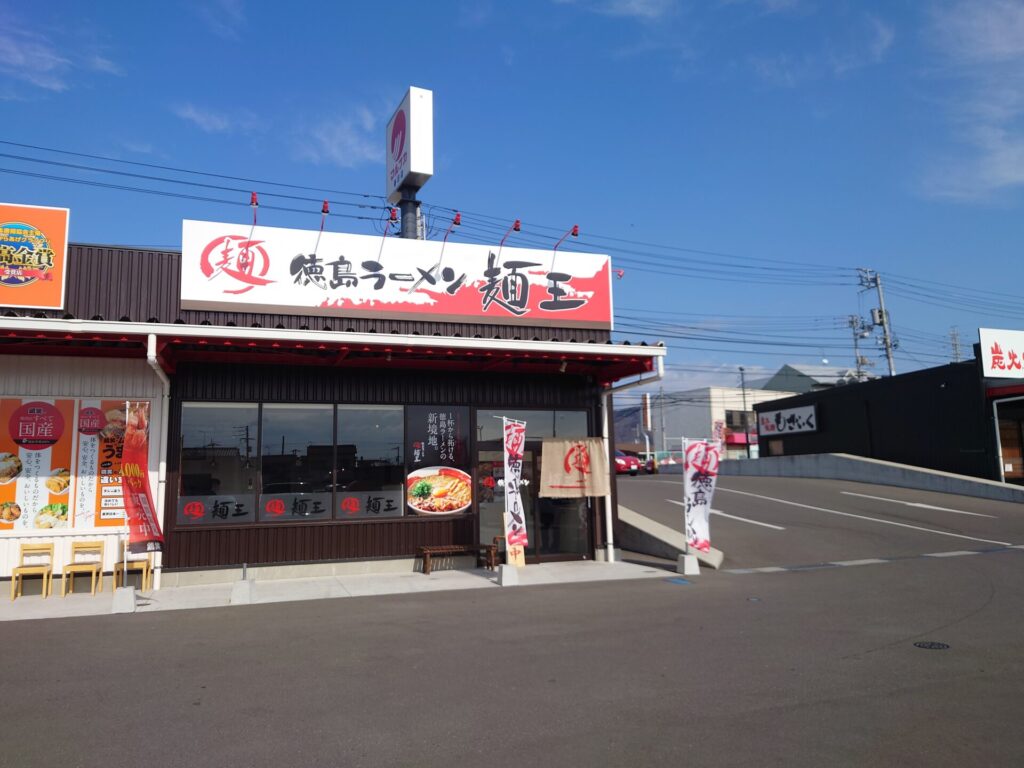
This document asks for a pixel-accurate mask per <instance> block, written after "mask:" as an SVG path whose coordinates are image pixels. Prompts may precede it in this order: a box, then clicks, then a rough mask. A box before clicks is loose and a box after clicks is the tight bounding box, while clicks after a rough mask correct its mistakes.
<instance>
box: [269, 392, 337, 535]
mask: <svg viewBox="0 0 1024 768" xmlns="http://www.w3.org/2000/svg"><path fill="white" fill-rule="evenodd" d="M333 416H334V407H333V406H330V405H264V406H263V431H262V432H261V433H260V457H261V459H262V468H263V487H262V492H261V495H260V505H259V519H260V521H261V522H265V523H281V522H286V523H292V522H296V521H301V520H322V519H325V518H330V516H331V491H332V488H333V485H334V481H333V476H332V472H331V469H332V466H333V464H334V430H333V426H332V422H333Z"/></svg>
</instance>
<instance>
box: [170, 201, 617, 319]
mask: <svg viewBox="0 0 1024 768" xmlns="http://www.w3.org/2000/svg"><path fill="white" fill-rule="evenodd" d="M181 241H182V244H181V306H182V308H183V309H212V310H225V311H228V312H231V311H234V312H270V313H287V314H300V315H337V316H353V315H369V316H372V317H375V318H384V317H387V318H407V319H417V320H428V321H429V320H440V321H463V322H478V323H500V324H508V323H521V324H528V325H546V326H557V327H562V328H611V325H612V301H611V265H610V262H609V259H608V257H607V256H605V255H600V254H591V253H564V254H560V255H559V257H558V265H557V267H558V269H557V272H556V271H553V270H552V260H553V259H552V252H551V251H542V250H536V249H532V248H503V249H502V250H501V258H500V259H499V258H498V256H497V250H498V249H497V248H491V247H489V246H486V245H472V244H467V243H448V244H447V245H446V246H445V247H444V249H443V250H444V259H443V261H442V259H441V251H442V244H441V243H439V242H436V241H431V240H411V239H410V240H405V239H402V238H396V237H386V238H385V237H378V236H369V235H348V234H340V233H334V232H324V233H323V235H322V236H320V233H319V232H318V231H316V230H302V229H282V228H278V227H249V226H245V225H239V224H221V223H217V222H209V221H187V220H186V221H185V222H183V225H182V233H181Z"/></svg>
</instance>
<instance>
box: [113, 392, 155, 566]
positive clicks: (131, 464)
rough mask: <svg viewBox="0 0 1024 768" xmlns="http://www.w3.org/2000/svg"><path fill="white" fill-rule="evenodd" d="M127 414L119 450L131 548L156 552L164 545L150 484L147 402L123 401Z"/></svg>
mask: <svg viewBox="0 0 1024 768" xmlns="http://www.w3.org/2000/svg"><path fill="white" fill-rule="evenodd" d="M125 413H126V414H127V416H128V420H127V424H126V428H125V433H124V449H123V450H122V452H121V483H122V487H123V489H124V508H125V513H126V514H127V516H128V543H129V545H131V547H132V549H133V551H140V550H141V551H149V552H156V551H159V550H160V547H161V544H163V540H164V537H163V534H161V533H160V522H159V521H158V520H157V519H156V506H155V505H154V504H153V493H152V491H151V490H150V487H149V402H148V401H135V402H131V401H128V402H125Z"/></svg>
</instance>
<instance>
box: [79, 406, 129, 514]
mask: <svg viewBox="0 0 1024 768" xmlns="http://www.w3.org/2000/svg"><path fill="white" fill-rule="evenodd" d="M124 403H125V401H124V400H88V399H87V400H80V401H79V403H78V468H77V469H78V471H77V472H76V475H77V478H78V489H77V493H76V494H75V527H76V528H89V527H92V526H96V527H100V528H102V527H107V526H117V527H123V526H124V522H125V519H124V492H123V490H122V488H121V457H122V454H123V452H124V431H125V412H124Z"/></svg>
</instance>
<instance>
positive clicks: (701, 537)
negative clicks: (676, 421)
mask: <svg viewBox="0 0 1024 768" xmlns="http://www.w3.org/2000/svg"><path fill="white" fill-rule="evenodd" d="M683 457H684V458H683V501H684V503H685V509H686V545H687V547H690V548H693V549H696V550H697V551H699V552H707V551H709V550H710V549H711V525H710V522H709V520H708V517H709V515H710V514H711V497H712V496H714V494H715V478H716V477H718V463H719V461H720V460H721V457H722V448H721V444H720V443H717V442H711V441H709V440H683Z"/></svg>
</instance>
